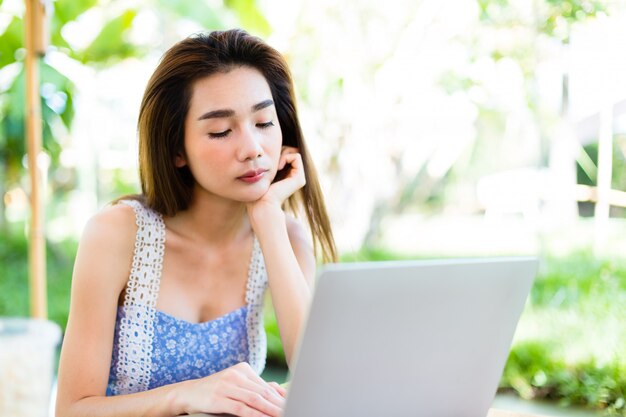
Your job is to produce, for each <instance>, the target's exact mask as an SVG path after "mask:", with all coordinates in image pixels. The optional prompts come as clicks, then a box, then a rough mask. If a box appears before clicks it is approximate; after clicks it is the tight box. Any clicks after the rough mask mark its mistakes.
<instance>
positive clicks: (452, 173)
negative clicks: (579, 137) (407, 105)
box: [363, 0, 610, 247]
mask: <svg viewBox="0 0 626 417" xmlns="http://www.w3.org/2000/svg"><path fill="white" fill-rule="evenodd" d="M477 4H478V7H479V21H478V25H477V30H476V31H474V32H472V33H471V34H469V35H468V36H464V37H463V39H461V40H460V42H461V43H462V44H464V46H465V47H466V48H467V50H468V51H469V54H468V57H467V59H468V61H469V62H468V64H469V65H466V66H460V68H459V69H458V70H456V69H455V70H451V71H449V72H446V73H444V74H442V76H441V78H440V82H441V85H442V87H443V88H444V89H445V90H446V91H447V92H448V94H455V93H457V92H459V91H463V92H465V93H467V92H468V91H469V90H470V89H472V90H474V91H481V94H478V95H475V96H479V97H480V100H478V101H474V100H472V101H473V104H474V105H476V107H477V109H478V115H477V117H476V123H475V127H476V137H475V140H474V141H473V143H472V145H471V146H470V148H469V149H468V150H467V151H464V152H463V153H459V154H458V155H456V156H455V157H454V158H453V159H450V160H449V161H448V164H447V166H446V167H445V169H443V170H439V174H438V175H436V176H433V175H432V173H430V172H428V161H425V163H423V164H422V166H421V168H420V169H419V170H418V171H417V173H410V174H409V175H407V173H406V172H404V171H405V169H404V168H403V167H402V165H401V164H399V163H398V164H397V167H396V170H397V171H398V174H397V184H398V186H397V187H395V192H393V193H391V194H390V195H389V196H388V197H387V198H383V199H379V200H378V201H377V202H376V204H375V206H374V210H373V212H372V216H371V221H370V225H369V230H368V232H367V234H366V237H365V239H364V243H363V246H364V247H376V246H377V245H378V242H379V238H380V236H381V227H382V224H383V222H384V220H385V219H386V218H387V217H388V216H391V215H398V214H400V213H403V212H404V211H405V210H406V209H407V208H410V207H415V206H418V205H422V206H423V205H424V204H426V205H434V206H435V207H436V206H437V205H438V204H440V203H441V202H442V201H443V200H442V199H443V195H444V194H445V193H446V190H447V187H446V186H445V185H446V183H453V182H454V181H450V180H451V179H454V178H461V177H463V178H465V179H467V178H468V177H473V176H476V177H479V176H480V175H482V174H483V173H484V172H489V170H490V168H491V169H494V167H499V169H502V166H503V165H506V160H505V159H502V158H493V155H494V154H497V155H511V157H513V156H514V157H515V158H517V159H519V157H520V155H519V148H518V151H514V152H510V151H511V150H512V148H514V147H515V146H512V145H513V144H508V145H507V144H505V143H503V142H504V141H505V140H507V138H511V136H512V135H515V134H517V135H519V134H520V131H519V130H517V131H516V129H515V128H513V129H511V123H510V122H511V119H512V118H511V115H510V114H508V113H507V112H509V111H510V109H509V108H507V106H503V105H502V103H501V102H499V100H501V99H502V97H499V96H497V95H494V94H493V91H489V87H486V86H485V85H484V84H483V82H484V78H483V79H481V78H478V79H477V78H476V72H474V73H473V74H472V73H469V72H467V70H468V68H472V67H471V64H472V63H477V62H478V61H481V62H482V63H483V64H484V63H485V61H489V62H490V64H491V65H493V66H494V67H495V66H497V65H498V64H499V62H504V61H506V64H505V65H510V64H513V65H514V66H516V67H517V68H516V70H517V71H518V72H519V73H520V74H521V75H522V76H523V81H522V82H523V88H524V91H523V93H524V97H522V99H523V101H524V105H525V107H526V109H525V112H527V113H528V115H529V116H530V117H532V118H533V119H534V124H535V125H536V126H537V127H538V128H539V129H540V130H541V132H539V135H540V137H541V138H543V139H544V140H545V138H546V137H550V136H551V134H550V133H549V132H547V131H548V130H550V129H554V126H553V125H554V121H555V120H560V118H562V117H563V114H565V113H566V112H567V106H568V100H569V98H568V77H567V72H566V71H565V72H564V73H563V79H562V104H561V114H556V115H555V114H546V112H545V110H542V109H541V106H540V105H539V103H538V101H537V100H538V92H537V91H536V88H537V84H536V74H537V69H538V66H539V65H540V64H541V63H542V60H544V59H545V56H543V54H545V51H546V49H550V47H546V45H553V44H554V43H555V42H557V43H559V44H562V45H563V47H566V45H567V44H568V43H569V38H570V35H571V32H572V27H573V26H574V25H576V24H578V23H582V22H584V21H586V20H587V19H591V18H594V17H595V16H596V15H598V14H599V13H601V12H602V13H607V14H608V13H609V12H610V9H609V8H608V7H606V5H605V2H602V1H598V0H540V1H534V2H526V1H523V0H522V1H515V0H477ZM500 40H502V41H500ZM479 75H480V76H481V77H482V76H484V74H479ZM518 116H519V115H518ZM521 117H524V116H521ZM517 121H518V122H519V123H518V126H517V129H525V128H528V126H524V124H525V123H524V120H519V119H518V120H517ZM521 139H523V138H522V137H520V138H518V140H521ZM546 142H548V143H547V144H542V145H543V146H542V148H543V152H540V153H542V155H540V156H539V158H540V159H543V160H542V161H538V162H539V163H547V160H548V158H549V157H550V156H552V154H553V153H554V152H551V150H549V147H550V141H549V140H546ZM525 147H526V148H528V144H526V146H525ZM504 148H506V149H508V151H506V150H505V149H504ZM540 151H541V150H540ZM557 153H558V152H557ZM398 161H399V160H398ZM565 165H567V164H565ZM495 169H498V168H495ZM571 170H572V176H571V177H572V178H573V180H574V181H575V171H574V170H575V161H572V163H571Z"/></svg>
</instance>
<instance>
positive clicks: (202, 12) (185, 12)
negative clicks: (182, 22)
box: [156, 0, 224, 30]
mask: <svg viewBox="0 0 626 417" xmlns="http://www.w3.org/2000/svg"><path fill="white" fill-rule="evenodd" d="M156 6H157V7H158V9H159V10H160V11H166V12H168V13H171V14H172V15H174V16H175V17H179V18H180V17H182V18H185V19H189V20H191V21H193V22H196V23H198V24H199V25H200V26H202V27H203V28H207V29H209V30H216V29H223V28H224V23H223V21H222V19H221V18H220V14H221V11H220V10H215V9H213V8H212V7H210V6H209V5H208V4H207V2H204V1H195V0H183V1H171V0H156Z"/></svg>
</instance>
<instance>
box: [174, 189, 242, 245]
mask: <svg viewBox="0 0 626 417" xmlns="http://www.w3.org/2000/svg"><path fill="white" fill-rule="evenodd" d="M165 222H166V224H167V226H168V227H169V228H170V229H172V230H173V231H175V232H176V233H178V234H180V235H182V236H184V237H186V238H189V239H191V240H193V241H195V242H199V243H202V244H208V245H223V244H226V243H228V242H232V241H233V240H236V239H238V238H241V237H243V236H245V235H247V234H248V233H249V232H250V229H251V226H250V222H249V220H248V215H247V212H246V205H245V204H244V203H240V202H236V201H232V200H226V199H222V198H219V197H214V196H211V197H206V196H202V197H201V198H196V197H194V198H193V200H192V201H191V203H190V205H189V207H188V208H187V209H186V210H183V211H180V212H178V213H177V214H176V215H175V216H174V217H169V218H167V219H166V220H165Z"/></svg>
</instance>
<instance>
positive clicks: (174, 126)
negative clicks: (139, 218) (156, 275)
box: [138, 29, 337, 262]
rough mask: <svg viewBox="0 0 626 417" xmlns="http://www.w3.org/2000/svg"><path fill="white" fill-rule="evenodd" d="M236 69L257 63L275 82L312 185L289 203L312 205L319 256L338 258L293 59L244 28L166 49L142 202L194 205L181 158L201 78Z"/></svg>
mask: <svg viewBox="0 0 626 417" xmlns="http://www.w3.org/2000/svg"><path fill="white" fill-rule="evenodd" d="M236 66H249V67H252V68H255V69H256V70H258V71H259V72H261V74H263V76H264V77H265V79H266V81H267V83H268V84H269V87H270V90H271V92H272V98H273V100H274V104H275V106H276V113H277V116H278V122H279V124H280V128H281V131H282V136H283V145H286V146H293V147H295V148H298V150H299V152H300V154H301V155H302V162H303V164H304V173H305V177H306V185H305V186H304V187H303V188H302V189H300V190H299V191H298V192H297V193H296V194H294V195H293V196H291V197H290V198H289V200H288V201H287V206H288V207H289V209H290V210H291V211H292V212H293V213H294V214H295V215H297V214H298V209H299V208H300V207H302V208H303V209H304V212H305V213H306V217H307V220H308V224H309V228H310V230H311V234H312V237H313V240H314V242H315V248H316V253H317V250H318V248H319V249H321V252H322V260H323V261H325V262H332V261H336V260H337V250H336V248H335V242H334V238H333V234H332V230H331V227H330V221H329V219H328V214H327V212H326V207H325V204H324V198H323V196H322V192H321V189H320V186H319V181H318V179H317V173H316V171H315V167H314V165H313V162H312V160H311V158H310V156H309V151H308V149H307V147H306V144H305V142H304V136H303V134H302V129H301V127H300V122H299V120H298V112H297V109H296V99H295V94H294V87H293V81H292V78H291V74H290V71H289V68H288V66H287V63H286V62H285V60H284V58H283V57H282V55H281V54H280V53H279V52H278V51H276V50H275V49H273V48H272V47H270V46H269V45H267V44H266V43H265V42H264V41H262V40H261V39H259V38H257V37H255V36H252V35H250V34H248V33H247V32H245V31H243V30H240V29H233V30H227V31H215V32H211V33H200V34H196V35H193V36H191V37H189V38H187V39H184V40H182V41H181V42H178V43H177V44H175V45H174V46H173V47H171V48H170V49H169V50H168V51H167V52H166V53H165V55H164V56H163V58H162V60H161V62H160V63H159V65H158V67H157V68H156V70H155V72H154V74H153V75H152V77H151V78H150V81H149V82H148V85H147V87H146V91H145V93H144V96H143V100H142V102H141V109H140V112H139V121H138V130H139V176H140V179H141V188H142V192H143V196H142V197H143V198H142V199H143V200H144V202H145V204H146V205H147V206H148V207H150V208H152V209H154V210H156V211H157V212H159V213H161V214H163V215H167V216H174V215H175V214H176V213H177V212H178V211H180V210H185V209H186V208H187V207H188V206H189V203H190V201H191V197H192V189H193V185H194V181H195V180H194V178H193V176H192V175H191V172H190V170H189V168H188V167H186V166H184V167H182V168H177V167H176V166H175V164H174V157H175V155H179V154H180V155H183V154H184V149H183V143H184V137H185V131H184V126H185V123H184V121H185V118H186V116H187V112H188V111H189V102H190V99H191V93H192V86H193V83H194V82H195V81H196V80H198V79H200V78H204V77H207V76H209V75H211V74H214V73H217V72H226V71H228V70H230V69H232V68H233V67H236ZM279 174H280V173H279ZM277 177H278V178H280V177H279V176H277Z"/></svg>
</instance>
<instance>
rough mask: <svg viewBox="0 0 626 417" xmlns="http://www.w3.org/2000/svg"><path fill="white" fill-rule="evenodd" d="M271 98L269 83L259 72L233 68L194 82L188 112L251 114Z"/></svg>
mask: <svg viewBox="0 0 626 417" xmlns="http://www.w3.org/2000/svg"><path fill="white" fill-rule="evenodd" d="M271 98H272V93H271V90H270V87H269V84H268V83H267V80H266V79H265V77H264V76H263V74H261V72H260V71H258V70H257V69H254V68H251V67H246V66H242V67H235V68H233V69H231V70H229V71H228V72H218V73H215V74H211V75H209V76H206V77H204V78H200V79H198V80H197V81H195V82H194V84H193V86H192V95H191V103H190V111H191V112H194V113H195V112H200V113H204V112H207V111H214V110H220V109H230V110H234V111H235V112H236V113H238V112H242V111H250V109H251V108H252V106H254V105H255V104H258V103H260V102H263V101H265V100H269V99H271Z"/></svg>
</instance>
